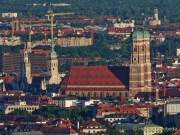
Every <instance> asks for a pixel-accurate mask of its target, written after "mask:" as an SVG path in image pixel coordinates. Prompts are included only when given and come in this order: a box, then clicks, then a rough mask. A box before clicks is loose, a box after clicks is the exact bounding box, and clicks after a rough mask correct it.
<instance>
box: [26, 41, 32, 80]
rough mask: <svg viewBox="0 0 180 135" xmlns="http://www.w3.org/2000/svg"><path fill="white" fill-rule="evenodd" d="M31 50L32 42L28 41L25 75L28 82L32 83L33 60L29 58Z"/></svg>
mask: <svg viewBox="0 0 180 135" xmlns="http://www.w3.org/2000/svg"><path fill="white" fill-rule="evenodd" d="M30 52H31V42H27V44H26V47H25V49H24V66H25V76H26V79H27V83H28V84H32V75H31V62H30V60H29V53H30Z"/></svg>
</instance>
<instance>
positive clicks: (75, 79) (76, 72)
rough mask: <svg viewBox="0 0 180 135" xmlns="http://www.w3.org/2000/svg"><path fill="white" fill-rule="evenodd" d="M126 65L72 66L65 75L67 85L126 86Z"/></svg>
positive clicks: (127, 73)
mask: <svg viewBox="0 0 180 135" xmlns="http://www.w3.org/2000/svg"><path fill="white" fill-rule="evenodd" d="M127 69H128V68H127V67H119V68H118V67H114V68H112V67H107V66H74V67H72V68H71V69H70V72H69V75H68V77H67V85H81V86H84V85H88V86H127V84H128V81H129V78H128V76H129V72H128V70H127Z"/></svg>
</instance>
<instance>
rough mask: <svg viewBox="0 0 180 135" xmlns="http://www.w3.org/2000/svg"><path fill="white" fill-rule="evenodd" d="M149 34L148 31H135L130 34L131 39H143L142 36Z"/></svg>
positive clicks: (147, 36) (146, 36) (148, 35)
mask: <svg viewBox="0 0 180 135" xmlns="http://www.w3.org/2000/svg"><path fill="white" fill-rule="evenodd" d="M149 37H150V34H149V32H148V31H135V32H133V34H132V38H133V39H143V38H149Z"/></svg>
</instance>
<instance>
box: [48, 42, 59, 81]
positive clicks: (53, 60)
mask: <svg viewBox="0 0 180 135" xmlns="http://www.w3.org/2000/svg"><path fill="white" fill-rule="evenodd" d="M54 47H55V46H54V44H53V45H52V49H51V54H50V60H49V65H48V69H49V73H50V76H51V77H50V79H49V83H48V84H59V83H60V81H61V79H60V75H59V72H58V58H57V54H56V52H55V49H54Z"/></svg>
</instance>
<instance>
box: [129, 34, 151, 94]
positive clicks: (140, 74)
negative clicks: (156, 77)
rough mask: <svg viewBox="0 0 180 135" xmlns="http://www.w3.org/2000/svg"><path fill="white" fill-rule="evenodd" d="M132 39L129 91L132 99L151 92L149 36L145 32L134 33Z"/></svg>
mask: <svg viewBox="0 0 180 135" xmlns="http://www.w3.org/2000/svg"><path fill="white" fill-rule="evenodd" d="M132 38H133V46H132V52H131V64H130V82H129V89H130V93H131V96H133V97H134V96H135V95H136V94H138V93H139V92H143V93H149V92H151V91H152V88H151V62H150V34H149V32H147V31H136V32H134V33H133V35H132Z"/></svg>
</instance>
